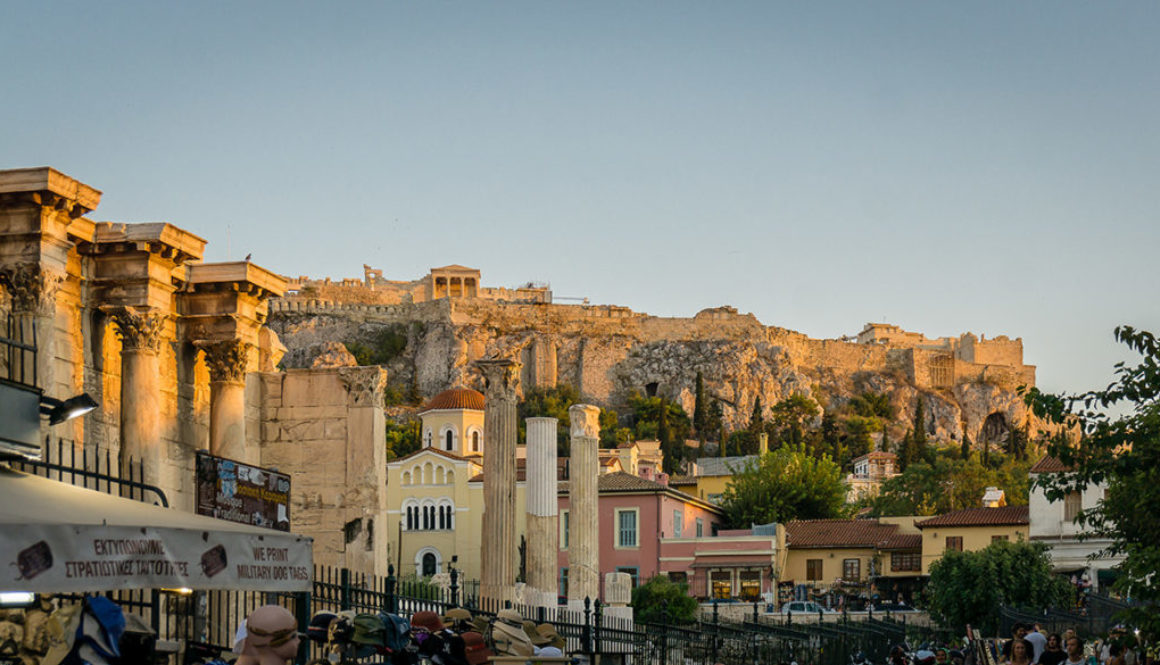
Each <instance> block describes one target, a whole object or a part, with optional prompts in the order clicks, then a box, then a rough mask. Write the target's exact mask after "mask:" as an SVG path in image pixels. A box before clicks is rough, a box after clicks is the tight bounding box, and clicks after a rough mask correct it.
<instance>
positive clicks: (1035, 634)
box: [1023, 624, 1047, 663]
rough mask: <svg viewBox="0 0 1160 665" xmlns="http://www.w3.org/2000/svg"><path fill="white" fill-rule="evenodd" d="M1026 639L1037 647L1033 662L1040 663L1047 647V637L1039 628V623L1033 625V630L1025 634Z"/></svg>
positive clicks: (1032, 658)
mask: <svg viewBox="0 0 1160 665" xmlns="http://www.w3.org/2000/svg"><path fill="white" fill-rule="evenodd" d="M1023 639H1025V640H1027V641H1028V642H1030V643H1031V646H1033V647H1035V653H1034V654H1033V655H1032V657H1031V662H1033V663H1038V662H1039V657H1040V656H1042V655H1043V650H1044V649H1045V648H1047V638H1046V637H1045V636H1044V635H1043V633H1042V632H1040V630H1039V624H1035V625H1033V626H1031V630H1030V631H1028V632H1027V635H1025V636H1024V638H1023Z"/></svg>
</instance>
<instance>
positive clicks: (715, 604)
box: [710, 598, 721, 663]
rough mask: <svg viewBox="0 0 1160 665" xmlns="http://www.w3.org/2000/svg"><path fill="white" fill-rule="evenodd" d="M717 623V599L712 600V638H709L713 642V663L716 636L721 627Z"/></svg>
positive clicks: (715, 658) (715, 650)
mask: <svg viewBox="0 0 1160 665" xmlns="http://www.w3.org/2000/svg"><path fill="white" fill-rule="evenodd" d="M718 621H719V617H718V616H717V599H716V598H714V599H713V637H711V638H710V639H712V640H713V648H712V650H713V662H714V663H716V662H717V636H718V635H719V634H720V632H721V627H720V624H719V623H718Z"/></svg>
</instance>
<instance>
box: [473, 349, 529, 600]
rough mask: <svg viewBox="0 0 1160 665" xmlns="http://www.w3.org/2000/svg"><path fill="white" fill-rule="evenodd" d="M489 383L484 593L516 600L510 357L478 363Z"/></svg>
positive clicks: (514, 372) (513, 368) (513, 371)
mask: <svg viewBox="0 0 1160 665" xmlns="http://www.w3.org/2000/svg"><path fill="white" fill-rule="evenodd" d="M476 365H477V366H478V367H479V369H480V371H482V372H483V375H484V378H485V379H486V381H487V387H486V389H485V390H486V392H485V396H486V399H487V401H486V404H485V406H484V437H483V440H484V441H485V442H486V445H484V447H483V538H482V540H481V542H480V563H481V565H482V568H481V574H480V593H481V594H482V595H483V596H484V597H486V598H493V599H495V600H497V601H500V602H502V601H506V600H513V599H514V595H515V583H516V570H517V568H518V566H519V548H518V545H517V542H516V381H517V380H518V378H517V377H518V376H519V365H518V364H516V363H515V362H512V361H511V360H482V361H479V362H477V363H476Z"/></svg>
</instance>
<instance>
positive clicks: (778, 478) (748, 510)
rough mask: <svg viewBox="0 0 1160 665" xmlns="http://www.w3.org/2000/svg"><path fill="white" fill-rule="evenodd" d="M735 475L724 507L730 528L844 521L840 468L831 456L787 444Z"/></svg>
mask: <svg viewBox="0 0 1160 665" xmlns="http://www.w3.org/2000/svg"><path fill="white" fill-rule="evenodd" d="M736 471H737V473H734V475H733V480H732V481H731V482H730V484H729V486H728V487H727V488H726V489H725V494H724V496H723V497H722V505H721V507H722V509H724V511H725V515H726V519H727V520H728V521H729V523H730V525H731V528H747V527H749V526H750V525H751V524H768V523H770V522H785V521H789V520H795V519H821V518H828V517H841V516H842V515H843V514H844V512H845V510H846V486H845V483H844V482H843V479H842V470H841V469H840V468H839V467H838V465H837V464H834V462H833V461H832V460H831V459H830V458H829V457H827V456H823V457H821V458H815V457H811V456H810V455H809V454H807V453H806V452H805V451H804V450H803V449H802V448H800V447H796V448H791V447H788V446H787V447H783V448H779V449H777V450H775V451H772V452H769V453H767V454H766V455H764V456H763V457H761V458H760V459H759V460H758V461H756V462H751V463H750V464H749V465H748V466H747V467H746V468H745V469H737V470H736Z"/></svg>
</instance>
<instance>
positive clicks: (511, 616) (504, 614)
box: [495, 610, 524, 628]
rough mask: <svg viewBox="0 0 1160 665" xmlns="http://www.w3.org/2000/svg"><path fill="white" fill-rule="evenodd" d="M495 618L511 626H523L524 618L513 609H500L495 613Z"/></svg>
mask: <svg viewBox="0 0 1160 665" xmlns="http://www.w3.org/2000/svg"><path fill="white" fill-rule="evenodd" d="M495 618H496V619H498V620H500V621H503V622H504V623H508V624H511V625H513V626H518V627H520V628H523V627H524V618H523V617H522V616H520V613H519V612H517V611H515V610H500V611H499V614H496V615H495Z"/></svg>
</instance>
